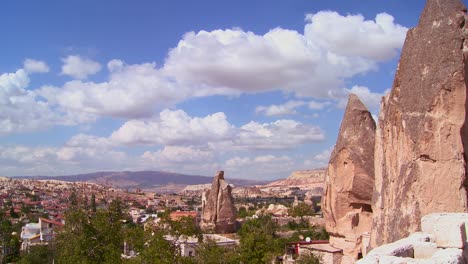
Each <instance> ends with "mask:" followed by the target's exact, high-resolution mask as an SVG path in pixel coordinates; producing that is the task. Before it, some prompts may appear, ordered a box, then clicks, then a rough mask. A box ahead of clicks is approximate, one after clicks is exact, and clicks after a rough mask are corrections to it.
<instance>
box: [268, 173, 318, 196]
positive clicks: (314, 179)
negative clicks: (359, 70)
mask: <svg viewBox="0 0 468 264" xmlns="http://www.w3.org/2000/svg"><path fill="white" fill-rule="evenodd" d="M324 181H325V169H314V170H299V171H293V172H292V173H291V175H289V177H288V178H286V179H281V180H276V181H274V182H271V183H269V184H267V185H266V186H267V187H272V188H275V187H287V188H290V187H299V188H301V190H306V191H310V192H311V193H312V194H313V195H314V196H321V195H322V194H323V183H324Z"/></svg>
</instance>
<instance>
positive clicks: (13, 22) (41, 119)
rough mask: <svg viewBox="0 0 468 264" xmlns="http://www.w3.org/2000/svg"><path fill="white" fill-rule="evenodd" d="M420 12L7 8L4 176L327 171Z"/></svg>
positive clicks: (0, 127) (380, 5)
mask: <svg viewBox="0 0 468 264" xmlns="http://www.w3.org/2000/svg"><path fill="white" fill-rule="evenodd" d="M424 2H425V1H407V0H395V1H383V0H346V1H343V0H339V1H338V0H331V1H330V0H329V1H321V0H295V1H291V0H277V1H266V0H255V1H252V0H249V1H247V0H238V1H214V0H213V1H211V0H200V1H181V0H173V1H164V0H160V1H149V0H141V1H123V0H122V1H90V0H85V1H81V0H80V1H78V0H72V1H24V0H19V1H3V2H2V3H1V4H0V31H1V32H3V34H2V35H3V37H2V40H1V41H0V175H3V176H19V175H22V176H26V175H28V176H29V175H31V176H34V175H69V174H77V173H87V172H95V171H121V170H133V171H136V170H162V171H171V172H178V173H187V174H198V175H207V176H211V175H214V173H215V172H216V171H217V170H224V171H225V174H226V177H228V178H229V177H232V178H245V179H254V180H255V179H257V180H266V179H277V178H285V177H287V176H288V175H289V174H290V173H291V172H292V171H294V170H302V169H313V168H319V167H324V166H326V164H327V163H328V158H329V155H330V153H331V151H332V148H333V145H334V143H335V141H336V138H337V135H338V131H339V126H340V122H341V119H342V117H343V114H344V113H343V111H344V107H345V105H346V100H347V96H348V94H349V93H355V94H357V95H358V96H359V97H360V98H361V100H362V101H363V102H364V104H365V105H366V106H367V107H368V108H369V110H370V111H371V112H372V113H373V115H374V116H377V115H378V111H379V104H380V99H381V96H383V95H384V94H385V93H386V92H387V91H388V90H389V89H391V86H392V82H393V77H394V74H395V69H396V66H397V64H398V59H399V55H400V52H401V48H402V46H403V43H404V39H405V34H406V31H407V30H408V29H409V28H411V27H414V26H416V24H417V22H418V18H419V15H420V13H421V11H422V9H423V6H424Z"/></svg>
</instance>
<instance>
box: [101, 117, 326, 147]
mask: <svg viewBox="0 0 468 264" xmlns="http://www.w3.org/2000/svg"><path fill="white" fill-rule="evenodd" d="M324 138H325V135H324V133H323V131H322V130H321V129H320V128H319V127H315V126H310V125H307V124H303V123H300V122H297V121H294V120H287V119H286V120H277V121H275V122H272V123H263V124H261V123H257V122H253V121H252V122H250V123H248V124H245V125H243V126H241V127H239V128H237V127H235V126H234V125H232V124H230V123H229V122H228V121H227V118H226V116H225V114H224V113H215V114H212V115H208V116H206V117H190V116H189V115H187V113H185V112H184V111H182V110H175V111H171V110H167V109H166V110H164V111H162V112H161V113H160V115H159V118H158V119H151V120H146V121H144V120H130V121H127V122H126V123H125V124H123V125H122V126H121V127H120V128H119V129H118V130H116V131H115V132H113V133H112V135H111V136H110V139H111V140H113V141H114V142H118V143H120V144H128V145H138V144H148V145H154V144H160V145H205V146H206V145H209V146H210V147H211V148H212V149H217V150H233V149H236V150H252V149H289V148H294V147H297V146H299V145H302V144H306V143H312V142H318V141H322V140H324Z"/></svg>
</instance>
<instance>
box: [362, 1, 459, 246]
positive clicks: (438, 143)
mask: <svg viewBox="0 0 468 264" xmlns="http://www.w3.org/2000/svg"><path fill="white" fill-rule="evenodd" d="M466 19H467V16H466V8H465V7H464V5H463V4H462V3H461V2H460V1H459V0H444V1H441V0H428V1H427V4H426V7H425V9H424V11H423V13H422V15H421V18H420V20H419V24H418V26H417V27H416V28H413V29H411V30H409V31H408V33H407V37H406V41H405V44H404V47H403V51H402V55H401V59H400V63H399V66H398V69H397V73H396V76H395V80H394V83H393V88H392V90H391V92H390V94H389V95H388V96H387V97H386V98H385V99H384V100H383V101H382V106H381V111H380V115H379V127H378V129H377V134H376V148H375V187H374V195H373V207H372V208H373V210H374V224H373V230H372V237H371V239H372V245H373V246H376V245H381V244H383V243H389V242H393V241H396V240H398V239H400V238H403V237H405V236H407V235H408V234H409V233H412V232H415V231H417V230H418V229H419V228H420V224H419V219H420V218H421V216H423V215H426V214H429V213H432V212H465V211H466V210H467V197H466V195H467V192H466V184H467V183H466V158H467V157H466V151H465V145H466V144H467V143H468V131H467V125H466V112H467V91H466V77H467V76H466V74H467V73H466V69H467V68H466V67H467V66H466V61H467V55H468V53H467V52H468V45H467V44H468V43H467V40H465V38H466V37H467V36H468V28H467V27H466Z"/></svg>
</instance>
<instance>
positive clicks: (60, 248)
mask: <svg viewBox="0 0 468 264" xmlns="http://www.w3.org/2000/svg"><path fill="white" fill-rule="evenodd" d="M120 203H121V202H120V200H114V201H113V202H112V203H111V204H110V205H109V209H107V210H99V211H97V212H96V214H94V215H92V216H88V215H87V213H86V212H85V211H83V210H81V209H79V208H73V207H72V208H71V210H69V211H67V213H66V214H65V220H66V225H65V227H64V230H63V232H61V233H60V235H59V236H58V239H57V255H58V256H57V259H58V263H83V264H88V263H89V264H91V263H109V264H110V263H112V264H116V263H121V256H120V255H121V253H122V252H121V247H122V245H123V238H124V236H123V232H122V222H121V221H120V220H121V218H122V212H121V205H120Z"/></svg>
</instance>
